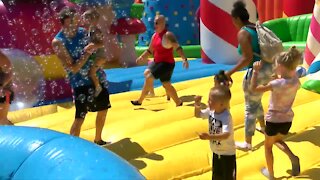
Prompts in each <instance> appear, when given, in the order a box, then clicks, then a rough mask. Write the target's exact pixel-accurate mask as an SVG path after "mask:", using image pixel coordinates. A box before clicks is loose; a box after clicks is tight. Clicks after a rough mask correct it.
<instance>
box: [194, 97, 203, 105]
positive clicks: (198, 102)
mask: <svg viewBox="0 0 320 180" xmlns="http://www.w3.org/2000/svg"><path fill="white" fill-rule="evenodd" d="M201 99H202V96H195V97H194V103H195V105H197V106H200V105H201Z"/></svg>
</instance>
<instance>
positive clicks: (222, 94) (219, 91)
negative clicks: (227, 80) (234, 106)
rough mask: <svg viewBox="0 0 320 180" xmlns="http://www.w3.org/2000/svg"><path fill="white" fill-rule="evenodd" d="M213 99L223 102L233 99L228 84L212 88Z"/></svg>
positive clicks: (211, 95)
mask: <svg viewBox="0 0 320 180" xmlns="http://www.w3.org/2000/svg"><path fill="white" fill-rule="evenodd" d="M209 96H210V97H211V98H212V99H214V100H216V101H221V102H227V103H228V102H229V101H230V100H231V91H230V89H229V88H228V87H227V86H215V87H213V88H211V89H210V95H209Z"/></svg>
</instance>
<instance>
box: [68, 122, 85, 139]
mask: <svg viewBox="0 0 320 180" xmlns="http://www.w3.org/2000/svg"><path fill="white" fill-rule="evenodd" d="M83 121H84V118H75V119H74V121H73V124H72V126H71V129H70V134H71V135H73V136H79V135H80V131H81V126H82V124H83Z"/></svg>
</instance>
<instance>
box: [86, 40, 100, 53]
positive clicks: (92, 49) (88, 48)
mask: <svg viewBox="0 0 320 180" xmlns="http://www.w3.org/2000/svg"><path fill="white" fill-rule="evenodd" d="M96 51H97V47H96V45H95V44H94V43H89V44H88V45H86V47H84V52H86V53H89V54H92V53H94V52H96Z"/></svg>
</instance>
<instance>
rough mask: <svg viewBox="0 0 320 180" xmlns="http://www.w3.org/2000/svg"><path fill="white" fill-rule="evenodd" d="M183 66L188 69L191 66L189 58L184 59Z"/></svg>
mask: <svg viewBox="0 0 320 180" xmlns="http://www.w3.org/2000/svg"><path fill="white" fill-rule="evenodd" d="M183 67H184V68H186V69H188V68H189V62H188V60H183Z"/></svg>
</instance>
